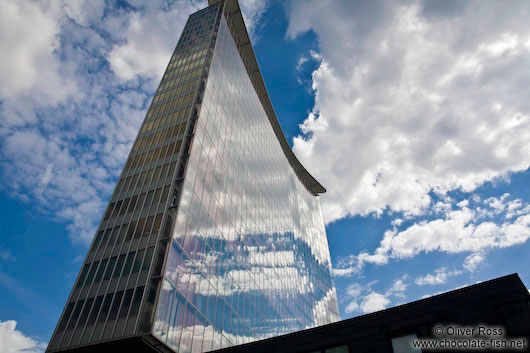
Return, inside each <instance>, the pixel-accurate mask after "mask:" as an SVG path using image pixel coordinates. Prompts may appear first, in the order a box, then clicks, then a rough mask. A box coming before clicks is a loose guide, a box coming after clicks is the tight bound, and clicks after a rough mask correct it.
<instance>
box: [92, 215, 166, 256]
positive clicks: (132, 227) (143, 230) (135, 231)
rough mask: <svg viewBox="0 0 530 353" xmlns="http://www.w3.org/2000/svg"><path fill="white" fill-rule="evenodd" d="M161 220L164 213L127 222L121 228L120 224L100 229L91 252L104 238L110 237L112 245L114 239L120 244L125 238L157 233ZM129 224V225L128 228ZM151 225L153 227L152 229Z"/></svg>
mask: <svg viewBox="0 0 530 353" xmlns="http://www.w3.org/2000/svg"><path fill="white" fill-rule="evenodd" d="M161 222H162V213H159V214H157V215H156V216H149V217H143V218H140V219H139V220H134V221H132V222H130V223H126V224H124V225H122V226H121V229H119V226H115V227H114V228H109V229H107V230H105V231H100V232H98V234H97V235H96V239H95V241H94V246H93V247H92V249H91V252H95V251H96V250H97V248H98V246H99V244H100V243H101V241H102V240H104V239H110V241H109V242H108V243H109V244H110V245H112V244H114V241H117V244H119V243H121V242H122V241H124V240H125V241H129V240H131V239H132V238H139V237H141V236H144V237H147V236H149V235H150V234H151V233H152V234H156V233H158V232H159V231H160V224H161ZM137 225H138V226H137ZM127 226H129V227H128V228H127ZM144 226H145V227H144ZM151 227H153V229H152V230H151ZM111 229H112V231H111Z"/></svg>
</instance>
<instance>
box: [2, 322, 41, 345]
mask: <svg viewBox="0 0 530 353" xmlns="http://www.w3.org/2000/svg"><path fill="white" fill-rule="evenodd" d="M16 327H17V322H16V321H14V320H7V321H0V351H2V352H3V353H42V352H44V350H45V349H46V344H45V343H44V342H39V341H36V340H34V339H33V338H31V337H28V336H26V335H24V334H23V333H22V332H20V331H18V330H17V329H16Z"/></svg>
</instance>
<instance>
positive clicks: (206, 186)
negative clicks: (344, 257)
mask: <svg viewBox="0 0 530 353" xmlns="http://www.w3.org/2000/svg"><path fill="white" fill-rule="evenodd" d="M236 4H237V2H236ZM223 11H226V10H225V7H224V2H220V3H218V4H217V5H216V6H210V7H208V8H206V9H204V10H201V11H199V12H197V13H195V14H193V15H191V16H190V18H189V19H188V22H187V24H186V26H185V28H184V30H183V34H182V36H181V38H180V39H179V42H178V44H177V47H176V49H175V51H174V53H173V55H172V57H171V59H170V62H169V65H168V68H167V70H166V72H165V74H164V76H163V78H162V81H161V83H160V86H159V88H158V90H157V92H156V94H155V97H154V99H153V102H152V104H151V106H150V108H149V110H148V113H147V115H146V118H145V120H144V122H143V124H142V127H141V129H140V132H139V134H138V137H137V139H136V141H135V143H134V145H133V147H132V150H131V153H130V155H129V158H128V160H127V162H126V165H125V167H124V170H123V172H122V175H121V176H120V179H119V182H118V184H117V186H116V188H115V190H114V193H113V195H112V197H111V200H110V201H109V205H108V207H107V210H106V212H105V214H104V216H103V219H102V221H101V223H100V225H99V228H98V232H97V233H96V236H95V237H94V241H93V243H92V245H91V247H90V250H89V252H88V254H87V257H86V258H85V261H84V264H83V267H82V269H81V272H80V274H79V276H78V279H77V281H76V284H75V285H74V288H73V289H72V292H71V294H70V298H69V299H68V302H67V304H66V306H65V309H64V310H63V314H62V315H61V318H60V320H59V323H58V325H57V328H56V330H55V332H54V334H53V336H52V340H51V342H50V345H49V347H48V351H60V350H64V349H71V348H72V347H80V346H87V345H90V344H94V343H100V342H105V341H109V340H116V339H120V338H124V337H132V336H143V337H145V335H153V336H154V337H156V339H157V340H159V341H161V342H163V343H164V344H165V345H166V346H168V347H170V348H171V349H173V350H175V351H177V352H206V351H210V350H214V349H218V348H222V347H227V346H230V345H235V344H241V343H246V342H251V341H255V340H258V339H263V338H267V337H271V336H276V335H281V334H285V333H289V332H293V331H298V330H301V329H305V328H309V327H313V326H317V325H322V324H326V323H329V322H333V321H336V320H338V319H339V314H338V306H337V299H336V293H335V289H334V288H333V285H332V281H331V271H330V269H331V267H330V256H329V249H328V245H327V239H326V234H325V229H324V224H323V220H322V215H321V211H320V204H319V199H318V196H315V194H314V193H312V192H310V190H309V189H308V188H307V186H306V185H305V184H304V183H303V181H302V180H301V179H300V177H299V175H297V172H296V171H295V169H294V168H293V167H292V165H291V163H290V161H289V160H288V158H287V157H286V155H285V153H284V151H283V150H282V146H281V145H280V142H279V139H278V136H277V134H276V133H275V131H273V128H272V126H271V121H270V120H269V118H268V116H267V114H266V112H265V110H264V108H263V105H262V101H261V100H260V98H259V97H258V94H257V93H256V90H255V88H254V86H253V82H252V81H251V79H250V77H249V74H248V69H247V68H246V67H245V63H244V61H243V59H242V57H241V54H240V51H238V47H237V45H236V43H235V41H234V37H233V30H234V29H232V32H231V29H230V28H229V27H230V26H229V25H228V23H227V21H226V19H225V16H224V15H223ZM245 33H246V32H245Z"/></svg>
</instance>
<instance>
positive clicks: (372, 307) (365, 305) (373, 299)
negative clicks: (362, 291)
mask: <svg viewBox="0 0 530 353" xmlns="http://www.w3.org/2000/svg"><path fill="white" fill-rule="evenodd" d="M388 304H390V300H389V299H388V298H387V297H385V296H384V295H383V294H381V293H377V292H372V293H369V294H368V295H367V296H365V297H364V298H363V301H362V302H361V304H360V309H361V310H362V312H364V313H371V312H374V311H379V310H383V309H385V308H386V307H387V306H388Z"/></svg>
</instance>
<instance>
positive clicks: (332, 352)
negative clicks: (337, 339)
mask: <svg viewBox="0 0 530 353" xmlns="http://www.w3.org/2000/svg"><path fill="white" fill-rule="evenodd" d="M324 352H325V353H348V352H349V349H348V346H347V345H343V346H338V347H333V348H326V349H325V350H324Z"/></svg>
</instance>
